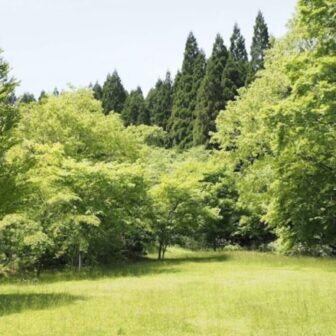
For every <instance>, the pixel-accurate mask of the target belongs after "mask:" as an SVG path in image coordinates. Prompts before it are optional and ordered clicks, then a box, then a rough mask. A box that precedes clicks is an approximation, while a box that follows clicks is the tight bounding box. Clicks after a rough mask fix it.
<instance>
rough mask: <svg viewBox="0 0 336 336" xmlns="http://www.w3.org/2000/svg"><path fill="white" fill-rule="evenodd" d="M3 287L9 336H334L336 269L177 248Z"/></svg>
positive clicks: (333, 264) (1, 329)
mask: <svg viewBox="0 0 336 336" xmlns="http://www.w3.org/2000/svg"><path fill="white" fill-rule="evenodd" d="M167 257H168V258H169V259H168V260H167V261H165V262H154V261H148V262H141V263H136V264H133V265H119V266H115V267H113V268H110V269H105V270H95V271H90V273H87V274H85V273H82V274H80V275H78V274H70V273H60V274H53V275H51V274H45V275H43V276H42V279H41V281H39V282H36V283H32V282H20V283H15V282H12V283H2V284H1V285H0V335H1V336H2V335H3V336H12V335H13V336H14V335H15V336H21V335H22V336H28V335H29V336H32V335H36V336H37V335H38V336H40V335H41V336H47V335H51V336H77V335H78V336H107V335H108V336H110V335H111V336H114V335H130V336H142V335H144V336H153V335H162V336H163V335H165V336H173V335H174V336H184V335H206V336H212V335H216V336H217V335H218V336H226V335H230V336H231V335H232V336H241V335H244V336H247V335H248V336H261V335H262V336H266V335H267V336H270V335H271V336H278V335H279V336H280V335H293V336H301V335H302V336H310V335H321V336H329V335H330V336H331V335H336V302H335V301H336V261H333V260H321V259H313V258H287V257H281V256H275V255H271V254H262V253H254V252H226V253H210V252H209V253H205V252H204V253H203V252H202V253H190V252H184V251H181V250H173V251H171V252H169V253H168V255H167Z"/></svg>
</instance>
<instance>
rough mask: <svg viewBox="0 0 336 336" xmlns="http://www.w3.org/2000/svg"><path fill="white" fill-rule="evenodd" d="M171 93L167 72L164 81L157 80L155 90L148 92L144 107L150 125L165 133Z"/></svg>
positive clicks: (168, 73) (171, 99) (171, 100)
mask: <svg viewBox="0 0 336 336" xmlns="http://www.w3.org/2000/svg"><path fill="white" fill-rule="evenodd" d="M172 93H173V88H172V81H171V78H170V72H169V71H168V72H167V74H166V78H165V80H164V81H162V80H161V79H159V80H158V81H157V82H156V85H155V88H153V89H151V90H150V91H149V93H148V95H147V98H146V107H147V109H148V111H149V113H150V116H151V124H154V125H158V126H160V127H162V128H163V129H164V130H165V131H166V130H167V128H168V121H169V118H170V115H171V109H172V102H173V97H172Z"/></svg>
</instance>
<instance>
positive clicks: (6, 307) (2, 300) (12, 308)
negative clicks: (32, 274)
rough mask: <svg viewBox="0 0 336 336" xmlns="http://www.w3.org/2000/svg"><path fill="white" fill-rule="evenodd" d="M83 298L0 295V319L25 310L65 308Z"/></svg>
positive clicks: (51, 295) (61, 294) (64, 294)
mask: <svg viewBox="0 0 336 336" xmlns="http://www.w3.org/2000/svg"><path fill="white" fill-rule="evenodd" d="M83 299H84V297H81V296H75V295H71V294H67V293H50V294H47V293H30V294H20V293H12V294H0V317H1V316H4V315H10V314H15V313H21V312H23V311H26V310H40V309H51V308H54V307H60V306H65V305H68V304H71V303H73V302H75V301H77V300H83Z"/></svg>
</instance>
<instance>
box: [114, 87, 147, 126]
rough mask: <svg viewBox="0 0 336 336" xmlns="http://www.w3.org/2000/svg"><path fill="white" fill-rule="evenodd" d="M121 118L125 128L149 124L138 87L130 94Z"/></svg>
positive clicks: (143, 100)
mask: <svg viewBox="0 0 336 336" xmlns="http://www.w3.org/2000/svg"><path fill="white" fill-rule="evenodd" d="M121 116H122V118H123V120H124V123H125V125H126V126H129V125H139V124H145V125H149V124H150V115H149V112H148V110H147V108H146V104H145V99H144V97H143V94H142V90H141V88H140V87H138V88H137V89H136V90H133V91H131V92H130V94H129V96H128V97H127V99H126V101H125V107H124V109H123V111H122V113H121Z"/></svg>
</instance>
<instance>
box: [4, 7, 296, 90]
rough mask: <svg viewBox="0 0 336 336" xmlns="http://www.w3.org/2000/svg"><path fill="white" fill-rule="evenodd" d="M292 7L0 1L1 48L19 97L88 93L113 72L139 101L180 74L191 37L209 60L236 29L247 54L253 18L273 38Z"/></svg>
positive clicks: (281, 30) (283, 28) (282, 30)
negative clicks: (70, 89) (138, 91)
mask: <svg viewBox="0 0 336 336" xmlns="http://www.w3.org/2000/svg"><path fill="white" fill-rule="evenodd" d="M295 4H296V0H139V1H137V0H0V9H1V14H2V15H1V20H0V48H1V49H3V50H4V53H3V57H4V58H5V59H6V60H7V61H8V62H9V63H10V67H11V69H12V70H11V74H12V75H13V76H14V77H15V78H16V79H18V80H19V81H20V87H19V88H18V89H17V92H18V94H21V93H23V92H32V93H34V94H35V95H36V96H38V95H39V93H40V92H41V90H45V91H47V92H51V91H53V89H54V88H55V87H57V88H58V89H59V90H62V89H66V88H67V86H68V84H72V85H74V86H75V87H83V86H87V85H88V84H89V83H90V82H92V83H95V82H96V81H97V80H98V81H99V82H100V83H103V82H104V80H105V78H106V75H107V74H108V73H112V72H113V71H114V70H115V69H116V70H117V71H118V73H119V75H120V77H121V79H122V82H123V84H124V86H125V88H126V89H127V90H131V89H135V88H136V87H137V86H138V85H139V86H141V87H142V89H143V91H144V93H146V92H148V90H149V89H150V88H151V87H152V86H154V84H155V82H156V80H157V79H158V78H159V77H164V76H165V73H166V71H167V70H170V71H171V72H172V74H173V75H174V74H175V73H176V71H177V70H178V69H179V68H180V66H181V63H182V58H183V51H184V46H185V41H186V38H187V36H188V34H189V32H190V31H192V32H193V33H194V34H195V36H196V38H197V41H198V44H199V46H200V48H202V49H203V50H204V51H205V52H206V54H207V56H209V55H210V53H211V49H212V44H213V42H214V40H215V36H216V34H217V33H220V34H221V35H222V36H223V37H224V41H225V43H226V45H227V46H228V45H229V41H230V36H231V34H232V29H233V25H234V24H235V23H236V22H237V23H238V25H239V26H240V28H241V31H242V33H243V35H244V37H245V39H246V45H247V48H249V46H250V43H251V39H252V32H253V26H254V22H255V17H256V15H257V12H258V10H261V11H262V12H263V14H264V17H265V19H266V22H267V24H268V27H269V31H270V33H271V34H272V35H274V36H275V37H281V36H283V35H284V33H285V32H286V24H287V22H288V20H289V19H290V18H291V17H292V15H293V13H294V11H295Z"/></svg>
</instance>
